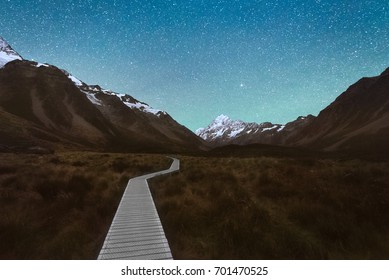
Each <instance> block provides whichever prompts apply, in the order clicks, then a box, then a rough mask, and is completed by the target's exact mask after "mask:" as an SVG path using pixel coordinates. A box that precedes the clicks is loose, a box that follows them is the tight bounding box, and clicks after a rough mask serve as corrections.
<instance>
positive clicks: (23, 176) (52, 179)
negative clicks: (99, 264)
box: [0, 152, 171, 259]
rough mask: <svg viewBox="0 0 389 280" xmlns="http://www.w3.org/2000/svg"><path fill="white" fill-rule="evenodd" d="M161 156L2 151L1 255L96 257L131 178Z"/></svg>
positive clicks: (158, 164)
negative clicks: (36, 153) (44, 153)
mask: <svg viewBox="0 0 389 280" xmlns="http://www.w3.org/2000/svg"><path fill="white" fill-rule="evenodd" d="M170 161H171V160H170V159H168V158H166V157H164V156H160V155H137V154H108V153H89V152H72V153H56V154H53V155H26V154H11V153H0V240H1V243H0V259H96V258H97V255H98V253H99V252H100V249H101V247H102V245H103V242H104V238H105V236H106V234H107V231H108V228H109V226H110V224H111V222H112V218H113V216H114V214H115V212H116V209H117V207H118V204H119V201H120V199H121V196H122V194H123V191H124V189H125V187H126V185H127V181H128V179H129V178H132V177H135V176H139V175H143V174H145V173H149V172H154V171H159V170H161V169H165V168H167V167H168V166H169V164H170Z"/></svg>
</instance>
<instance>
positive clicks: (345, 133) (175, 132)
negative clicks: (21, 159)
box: [0, 37, 389, 156]
mask: <svg viewBox="0 0 389 280" xmlns="http://www.w3.org/2000/svg"><path fill="white" fill-rule="evenodd" d="M196 134H197V135H196ZM196 134H195V133H193V132H191V131H190V130H189V129H187V128H186V127H184V126H182V125H180V124H179V123H177V122H176V121H175V120H174V119H173V118H172V117H171V116H170V115H169V114H168V113H167V112H164V111H161V110H157V109H153V108H152V107H150V106H149V105H147V104H146V103H143V102H141V101H138V100H137V99H135V98H134V97H132V96H130V95H126V94H118V93H115V92H112V91H110V90H105V89H103V88H101V87H100V86H98V85H88V84H86V83H84V82H82V81H81V80H79V79H77V78H76V77H74V76H73V75H71V74H70V73H68V72H66V71H65V70H62V69H59V68H57V67H55V66H53V65H48V64H43V63H37V62H33V61H27V60H24V59H23V58H22V57H21V56H20V55H19V54H18V53H17V52H16V51H15V50H13V49H12V47H11V46H10V45H9V44H8V43H7V42H6V41H5V40H4V39H2V38H1V37H0V152H1V151H51V150H67V149H90V150H107V151H129V152H130V151H131V152H168V153H182V152H191V153H198V152H201V151H206V150H209V149H212V148H218V147H222V146H228V145H235V146H234V147H233V150H234V151H236V149H237V148H239V147H241V146H247V145H249V148H247V149H246V150H245V153H252V152H253V153H254V150H255V149H257V148H258V149H259V150H260V154H266V153H263V151H264V150H265V149H266V145H270V146H268V147H269V150H272V151H275V150H277V147H280V146H286V147H289V148H288V153H290V154H293V153H295V152H294V151H292V150H290V147H297V148H298V149H297V150H296V151H301V149H307V148H308V149H311V150H320V151H330V152H331V151H335V152H337V151H346V152H350V153H353V154H370V153H371V154H377V155H384V156H389V148H388V143H389V69H387V70H385V71H384V72H383V73H382V74H380V75H379V76H376V77H370V78H362V79H361V80H359V81H358V82H357V83H355V84H354V85H352V86H350V87H349V88H348V89H347V90H346V91H345V92H344V93H342V94H341V95H340V96H339V97H338V98H337V99H336V100H335V101H334V102H333V103H331V104H330V105H329V106H328V107H326V108H325V109H324V110H322V111H321V112H320V113H319V115H318V116H317V117H314V116H312V115H308V116H305V117H304V116H302V117H298V118H297V119H296V120H294V121H291V122H289V123H287V124H285V125H282V124H272V123H269V122H265V123H261V124H257V123H246V122H243V121H234V120H231V119H230V118H228V117H227V116H225V115H221V116H219V117H217V118H216V119H215V120H214V121H213V122H212V123H211V124H210V125H209V126H208V127H206V128H202V129H199V130H197V131H196ZM256 144H260V145H261V146H255V145H256ZM264 144H265V145H264ZM226 150H231V149H226ZM218 151H219V152H223V149H222V150H220V149H218ZM280 151H281V150H279V151H277V153H278V154H279V153H280ZM281 153H282V151H281ZM254 154H255V153H254Z"/></svg>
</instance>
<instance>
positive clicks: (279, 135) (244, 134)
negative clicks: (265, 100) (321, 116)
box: [196, 115, 314, 147]
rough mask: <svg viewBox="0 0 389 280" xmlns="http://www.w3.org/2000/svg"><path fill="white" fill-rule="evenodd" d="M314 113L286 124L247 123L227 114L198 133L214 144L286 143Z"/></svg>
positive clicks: (309, 120)
mask: <svg viewBox="0 0 389 280" xmlns="http://www.w3.org/2000/svg"><path fill="white" fill-rule="evenodd" d="M313 119H314V117H313V116H312V115H309V116H306V117H299V118H297V119H296V120H295V121H293V122H289V123H287V124H285V125H282V124H273V123H270V122H264V123H260V124H258V123H247V122H243V121H240V120H231V119H230V118H229V117H227V116H225V115H221V116H219V117H217V118H216V119H215V120H214V121H213V122H212V123H211V124H210V125H209V126H208V127H206V128H200V129H198V130H197V131H196V134H197V135H198V136H200V137H201V138H202V139H204V140H205V141H207V142H209V143H210V144H211V145H212V146H214V147H218V146H224V145H231V144H236V145H249V144H258V143H259V144H271V145H284V144H286V143H287V142H288V139H289V138H291V137H293V136H294V135H296V134H298V132H299V131H300V130H301V129H302V128H304V127H305V126H307V125H308V124H310V123H311V121H312V120H313Z"/></svg>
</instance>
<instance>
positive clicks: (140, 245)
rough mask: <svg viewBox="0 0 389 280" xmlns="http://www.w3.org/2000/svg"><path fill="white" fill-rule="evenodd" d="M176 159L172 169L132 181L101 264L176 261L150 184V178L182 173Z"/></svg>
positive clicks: (117, 213)
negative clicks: (112, 261) (110, 262)
mask: <svg viewBox="0 0 389 280" xmlns="http://www.w3.org/2000/svg"><path fill="white" fill-rule="evenodd" d="M172 159H173V163H172V165H171V166H170V168H169V169H166V170H163V171H159V172H155V173H151V174H147V175H143V176H139V177H135V178H132V179H131V180H129V182H128V184H127V187H126V190H125V191H124V194H123V197H122V199H121V201H120V204H119V207H118V209H117V211H116V214H115V217H114V218H113V221H112V224H111V227H110V229H109V231H108V234H107V236H106V238H105V241H104V244H103V247H102V249H101V251H100V254H99V256H98V259H99V260H118V259H122V260H130V259H133V260H158V259H173V257H172V254H171V252H170V247H169V244H168V241H167V239H166V236H165V232H164V231H163V228H162V224H161V221H160V219H159V216H158V212H157V209H156V208H155V205H154V201H153V198H152V196H151V193H150V189H149V185H148V184H147V180H148V179H150V178H153V177H156V176H159V175H163V174H167V173H171V172H175V171H178V170H179V169H180V161H179V160H178V159H175V158H172Z"/></svg>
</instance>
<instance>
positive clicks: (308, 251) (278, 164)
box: [151, 157, 389, 259]
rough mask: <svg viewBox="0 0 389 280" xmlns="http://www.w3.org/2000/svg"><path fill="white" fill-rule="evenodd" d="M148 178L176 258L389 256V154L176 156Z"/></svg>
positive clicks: (367, 257) (383, 257) (373, 257)
mask: <svg viewBox="0 0 389 280" xmlns="http://www.w3.org/2000/svg"><path fill="white" fill-rule="evenodd" d="M151 185H152V190H153V195H154V197H155V200H156V205H157V208H158V211H159V213H160V217H161V220H162V224H163V225H164V228H165V232H166V236H167V239H168V240H169V243H170V246H171V249H172V253H173V257H174V258H175V259H388V258H389V226H388V221H389V162H368V161H361V160H335V159H293V158H272V157H257V158H206V157H204V158H197V157H196V158H194V157H182V158H181V171H180V173H178V174H175V175H173V176H170V177H168V178H158V179H155V180H154V181H152V184H151Z"/></svg>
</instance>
